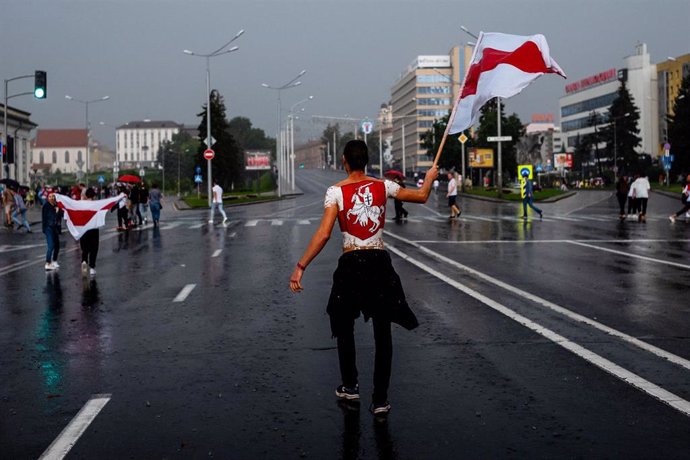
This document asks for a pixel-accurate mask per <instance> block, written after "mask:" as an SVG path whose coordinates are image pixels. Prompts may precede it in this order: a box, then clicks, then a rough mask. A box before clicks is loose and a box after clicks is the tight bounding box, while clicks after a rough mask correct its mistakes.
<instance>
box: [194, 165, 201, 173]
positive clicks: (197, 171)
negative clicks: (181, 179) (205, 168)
mask: <svg viewBox="0 0 690 460" xmlns="http://www.w3.org/2000/svg"><path fill="white" fill-rule="evenodd" d="M194 172H195V173H196V174H201V166H197V167H196V168H194Z"/></svg>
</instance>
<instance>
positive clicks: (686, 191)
mask: <svg viewBox="0 0 690 460" xmlns="http://www.w3.org/2000/svg"><path fill="white" fill-rule="evenodd" d="M688 198H690V174H688V177H686V178H685V187H683V191H682V192H681V194H680V201H681V202H682V203H683V209H681V210H680V211H678V212H677V213H675V214H671V215H670V216H668V218H669V219H670V220H671V222H673V223H676V218H678V217H680V216H681V214H685V218H686V220H687V217H688V216H687V213H688V212H689V211H690V202H689V201H688Z"/></svg>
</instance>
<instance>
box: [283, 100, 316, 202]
mask: <svg viewBox="0 0 690 460" xmlns="http://www.w3.org/2000/svg"><path fill="white" fill-rule="evenodd" d="M312 99H314V96H309V97H306V98H304V99H302V100H301V101H298V102H295V103H294V104H292V106H291V107H290V115H289V118H290V171H291V175H290V184H291V187H292V191H293V192H294V190H295V116H294V111H295V107H297V106H298V105H300V104H304V103H306V102H309V101H311V100H312ZM302 110H304V108H302Z"/></svg>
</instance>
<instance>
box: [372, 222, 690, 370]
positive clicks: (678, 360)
mask: <svg viewBox="0 0 690 460" xmlns="http://www.w3.org/2000/svg"><path fill="white" fill-rule="evenodd" d="M384 232H385V233H386V234H387V235H390V236H392V237H393V238H396V239H398V240H400V241H403V242H405V243H408V244H410V245H411V246H414V247H416V248H418V249H419V250H421V251H423V252H424V253H425V254H427V255H429V256H431V257H434V258H435V259H438V260H440V261H441V262H444V263H446V264H448V265H452V266H454V267H456V268H459V269H460V270H463V271H466V272H468V273H470V274H472V275H474V276H476V277H477V278H480V279H482V280H484V281H487V282H489V283H491V284H493V285H496V286H498V287H500V288H503V289H505V290H506V291H508V292H512V293H513V294H517V295H519V296H520V297H523V298H525V299H527V300H530V301H532V302H534V303H536V304H539V305H542V306H544V307H546V308H548V309H549V310H552V311H555V312H556V313H559V314H561V315H563V316H566V317H568V318H570V319H572V320H574V321H578V322H581V323H584V324H587V325H589V326H592V327H594V328H595V329H598V330H600V331H602V332H605V333H606V334H609V335H611V336H614V337H618V338H619V339H621V340H623V341H625V342H627V343H629V344H631V345H634V346H636V347H638V348H640V349H642V350H645V351H648V352H650V353H652V354H654V355H656V356H658V357H660V358H663V359H666V360H668V361H670V362H672V363H674V364H677V365H679V366H681V367H684V368H685V369H688V370H690V361H689V360H687V359H685V358H682V357H680V356H677V355H674V354H673V353H669V352H667V351H666V350H662V349H661V348H658V347H655V346H654V345H651V344H649V343H647V342H643V341H642V340H640V339H637V338H635V337H632V336H630V335H628V334H625V333H623V332H620V331H618V330H616V329H613V328H611V327H609V326H606V325H605V324H602V323H600V322H598V321H595V320H593V319H590V318H587V317H586V316H582V315H580V314H578V313H575V312H574V311H571V310H568V309H567V308H565V307H561V306H560V305H556V304H555V303H553V302H549V301H548V300H546V299H543V298H541V297H539V296H536V295H534V294H531V293H529V292H527V291H523V290H522V289H520V288H517V287H515V286H513V285H511V284H508V283H504V282H503V281H501V280H499V279H496V278H494V277H493V276H489V275H487V274H485V273H482V272H480V271H478V270H475V269H473V268H470V267H468V266H466V265H463V264H461V263H459V262H456V261H454V260H452V259H449V258H447V257H445V256H442V255H441V254H437V253H435V252H433V251H432V250H430V249H428V248H425V247H424V246H421V245H419V244H416V243H415V242H413V241H410V240H407V239H405V238H403V237H401V236H398V235H395V234H393V233H390V232H388V231H387V230H384ZM567 241H568V240H563V242H567Z"/></svg>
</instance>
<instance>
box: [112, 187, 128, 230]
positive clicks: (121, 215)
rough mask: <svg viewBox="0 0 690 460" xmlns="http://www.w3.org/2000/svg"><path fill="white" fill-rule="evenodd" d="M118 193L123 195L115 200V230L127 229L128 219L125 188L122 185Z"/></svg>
mask: <svg viewBox="0 0 690 460" xmlns="http://www.w3.org/2000/svg"><path fill="white" fill-rule="evenodd" d="M120 193H121V194H124V195H125V196H124V197H123V198H122V199H121V200H120V201H118V202H117V204H116V205H115V206H114V207H113V209H117V231H118V232H122V231H125V230H127V224H128V220H129V210H128V209H127V189H126V188H125V187H124V186H121V187H120Z"/></svg>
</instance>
